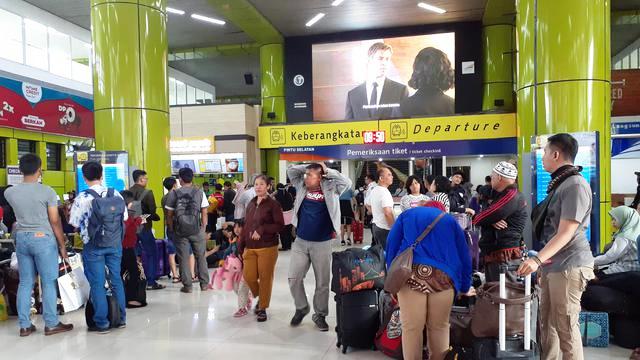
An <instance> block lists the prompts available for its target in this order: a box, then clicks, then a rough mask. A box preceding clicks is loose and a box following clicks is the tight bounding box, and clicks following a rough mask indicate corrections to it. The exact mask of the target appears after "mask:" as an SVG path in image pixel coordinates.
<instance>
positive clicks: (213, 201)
mask: <svg viewBox="0 0 640 360" xmlns="http://www.w3.org/2000/svg"><path fill="white" fill-rule="evenodd" d="M207 201H208V202H209V207H208V208H207V213H209V214H217V213H218V198H217V197H215V196H214V195H213V194H211V196H209V197H208V198H207Z"/></svg>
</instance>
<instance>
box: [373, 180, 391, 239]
mask: <svg viewBox="0 0 640 360" xmlns="http://www.w3.org/2000/svg"><path fill="white" fill-rule="evenodd" d="M368 199H369V204H370V205H371V214H372V215H373V220H372V221H371V222H373V223H374V224H376V226H377V227H379V228H381V229H386V230H391V225H390V224H388V223H387V218H386V217H385V216H384V208H387V207H388V208H390V209H391V210H393V197H392V196H391V193H390V192H389V189H387V188H386V187H384V186H376V187H374V188H373V189H371V191H370V192H369V198H368Z"/></svg>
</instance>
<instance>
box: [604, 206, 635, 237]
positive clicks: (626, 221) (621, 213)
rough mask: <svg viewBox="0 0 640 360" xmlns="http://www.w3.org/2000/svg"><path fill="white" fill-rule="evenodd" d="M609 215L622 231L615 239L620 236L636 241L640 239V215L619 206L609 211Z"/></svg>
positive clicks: (617, 233)
mask: <svg viewBox="0 0 640 360" xmlns="http://www.w3.org/2000/svg"><path fill="white" fill-rule="evenodd" d="M609 215H611V217H612V218H614V219H615V220H616V221H617V222H618V224H619V225H620V229H619V230H618V232H616V233H615V234H614V235H613V237H614V238H616V237H618V236H620V237H623V238H625V239H628V240H631V241H636V240H637V239H638V237H640V214H638V212H637V211H635V210H633V209H632V208H630V207H627V206H618V207H616V208H613V209H611V211H609Z"/></svg>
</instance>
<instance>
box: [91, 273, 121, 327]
mask: <svg viewBox="0 0 640 360" xmlns="http://www.w3.org/2000/svg"><path fill="white" fill-rule="evenodd" d="M105 270H106V269H105ZM107 274H108V270H107ZM108 279H109V277H108V275H107V281H106V284H105V288H106V293H107V320H109V327H110V328H116V327H118V326H120V307H119V306H118V299H116V295H115V294H114V292H113V288H112V287H111V281H109V280H108ZM94 314H95V309H94V308H93V304H92V303H91V297H89V300H88V301H87V304H86V305H85V307H84V316H85V321H86V322H87V326H88V327H89V328H95V327H96V323H95V321H93V315H94Z"/></svg>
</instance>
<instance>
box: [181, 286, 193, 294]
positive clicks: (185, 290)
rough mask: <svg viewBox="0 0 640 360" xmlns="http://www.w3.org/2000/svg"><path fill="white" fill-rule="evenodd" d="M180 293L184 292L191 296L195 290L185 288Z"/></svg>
mask: <svg viewBox="0 0 640 360" xmlns="http://www.w3.org/2000/svg"><path fill="white" fill-rule="evenodd" d="M180 292H183V293H185V294H191V293H192V292H193V289H192V288H190V287H186V286H183V287H182V288H180Z"/></svg>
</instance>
